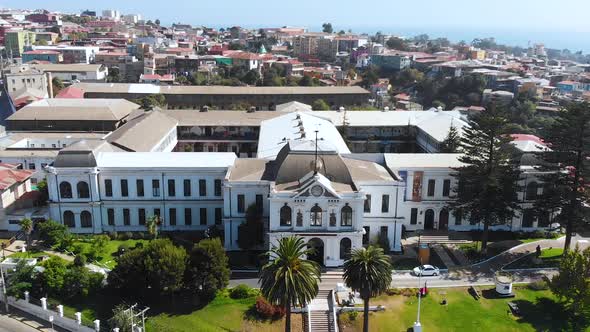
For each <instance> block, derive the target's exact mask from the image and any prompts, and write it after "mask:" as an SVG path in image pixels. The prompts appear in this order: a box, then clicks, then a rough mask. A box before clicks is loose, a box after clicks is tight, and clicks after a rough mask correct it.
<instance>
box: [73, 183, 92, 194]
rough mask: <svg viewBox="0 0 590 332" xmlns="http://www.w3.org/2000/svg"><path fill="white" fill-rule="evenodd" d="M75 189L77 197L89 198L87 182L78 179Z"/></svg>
mask: <svg viewBox="0 0 590 332" xmlns="http://www.w3.org/2000/svg"><path fill="white" fill-rule="evenodd" d="M76 189H77V190H78V198H89V197H90V189H88V183H86V182H84V181H80V182H78V184H77V185H76Z"/></svg>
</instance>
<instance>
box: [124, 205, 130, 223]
mask: <svg viewBox="0 0 590 332" xmlns="http://www.w3.org/2000/svg"><path fill="white" fill-rule="evenodd" d="M123 225H125V226H129V225H131V216H130V215H129V209H123Z"/></svg>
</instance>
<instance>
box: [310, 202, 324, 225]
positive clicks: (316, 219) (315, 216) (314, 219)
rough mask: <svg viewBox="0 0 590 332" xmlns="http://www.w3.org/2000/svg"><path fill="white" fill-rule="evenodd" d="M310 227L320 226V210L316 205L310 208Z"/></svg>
mask: <svg viewBox="0 0 590 332" xmlns="http://www.w3.org/2000/svg"><path fill="white" fill-rule="evenodd" d="M310 225H311V226H322V208H321V207H319V206H318V205H317V204H316V205H314V206H313V207H312V208H311V214H310Z"/></svg>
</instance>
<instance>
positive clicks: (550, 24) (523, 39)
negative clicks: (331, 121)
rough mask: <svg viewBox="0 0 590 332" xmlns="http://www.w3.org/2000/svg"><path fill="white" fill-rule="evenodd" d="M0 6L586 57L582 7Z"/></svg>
mask: <svg viewBox="0 0 590 332" xmlns="http://www.w3.org/2000/svg"><path fill="white" fill-rule="evenodd" d="M82 3H84V4H85V5H82ZM0 6H1V7H8V8H30V9H37V8H41V7H44V6H47V9H49V10H57V11H63V12H80V11H82V10H84V9H91V10H96V11H97V12H99V13H100V11H102V10H103V9H118V10H119V11H121V12H122V13H139V14H142V15H144V17H146V18H148V19H152V20H155V19H156V18H159V19H160V21H161V22H162V23H163V24H171V23H174V22H182V23H190V24H193V25H207V26H213V27H223V26H230V25H240V26H244V27H273V26H284V25H288V26H304V27H307V28H309V29H310V30H318V29H320V27H321V24H322V23H323V22H330V23H332V25H333V26H334V29H335V30H337V31H338V30H340V29H343V30H348V29H352V30H353V31H354V32H370V33H374V32H376V31H382V32H384V33H393V34H397V35H402V36H406V35H408V36H412V35H416V34H419V33H428V34H429V35H431V36H434V37H442V36H447V37H449V39H451V40H454V41H459V40H461V39H464V40H466V41H470V40H471V39H473V38H475V37H488V36H495V37H496V38H497V39H498V41H501V42H506V43H511V44H520V46H526V45H522V44H523V43H528V42H529V41H531V42H545V43H546V44H548V46H553V47H555V48H566V47H567V48H571V49H572V50H580V49H583V50H585V51H586V52H590V20H589V19H588V13H590V1H588V0H568V1H554V0H494V1H483V0H469V1H468V0H419V1H407V0H404V1H400V0H373V1H358V0H356V1H352V0H340V1H334V0H223V1H211V0H201V1H198V0H197V1H195V0H192V1H191V0H165V1H163V0H101V1H92V2H90V1H88V2H87V1H79V0H78V1H72V0H51V1H39V0H0ZM49 6H50V7H49ZM568 45H571V46H568Z"/></svg>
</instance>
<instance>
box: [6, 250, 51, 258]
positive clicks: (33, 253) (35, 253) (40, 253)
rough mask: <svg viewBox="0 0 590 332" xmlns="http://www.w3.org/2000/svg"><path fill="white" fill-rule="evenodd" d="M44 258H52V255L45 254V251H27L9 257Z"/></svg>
mask: <svg viewBox="0 0 590 332" xmlns="http://www.w3.org/2000/svg"><path fill="white" fill-rule="evenodd" d="M43 256H52V255H51V254H48V253H46V252H43V251H27V252H15V253H13V254H10V256H8V257H12V258H39V257H43Z"/></svg>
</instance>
